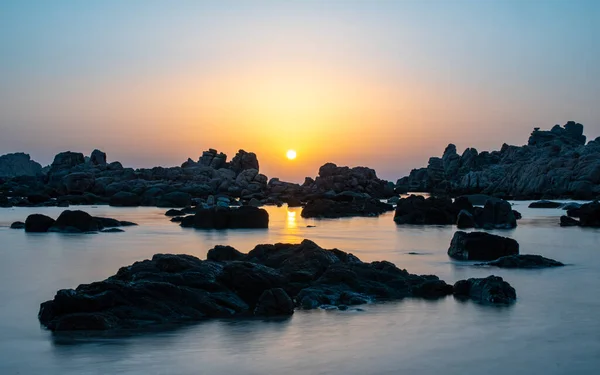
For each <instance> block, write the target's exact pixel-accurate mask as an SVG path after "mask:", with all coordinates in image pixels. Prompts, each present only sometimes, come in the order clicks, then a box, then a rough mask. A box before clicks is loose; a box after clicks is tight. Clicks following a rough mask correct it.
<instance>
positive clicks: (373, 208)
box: [301, 192, 394, 218]
mask: <svg viewBox="0 0 600 375" xmlns="http://www.w3.org/2000/svg"><path fill="white" fill-rule="evenodd" d="M393 209H394V206H393V205H391V204H388V203H383V202H381V201H380V200H379V199H374V198H370V197H368V196H364V195H362V194H360V193H351V192H344V193H340V194H336V195H335V196H333V197H331V198H330V199H326V198H323V199H315V200H311V201H308V202H307V203H306V205H305V206H304V207H303V208H302V213H301V215H302V217H306V218H312V217H316V218H339V217H350V216H378V215H380V214H382V213H385V212H388V211H392V210H393Z"/></svg>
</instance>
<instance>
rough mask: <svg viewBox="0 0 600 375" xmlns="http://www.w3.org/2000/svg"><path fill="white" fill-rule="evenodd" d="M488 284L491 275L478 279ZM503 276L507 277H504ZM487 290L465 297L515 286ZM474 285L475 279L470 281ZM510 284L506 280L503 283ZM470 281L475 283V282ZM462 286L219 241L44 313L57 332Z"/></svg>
mask: <svg viewBox="0 0 600 375" xmlns="http://www.w3.org/2000/svg"><path fill="white" fill-rule="evenodd" d="M477 280H478V281H477V285H482V286H486V285H487V284H488V282H487V281H485V280H486V279H477ZM500 280H501V279H500ZM493 282H494V285H496V284H498V283H500V284H501V285H503V288H499V289H498V288H488V289H486V291H487V294H481V293H479V294H475V293H471V294H472V295H473V296H472V297H469V296H470V295H471V294H469V293H468V291H467V292H465V285H464V283H462V284H459V286H460V287H461V289H460V293H461V296H464V295H465V294H468V295H467V297H469V298H472V299H475V300H477V301H480V302H490V303H496V301H501V302H499V303H505V301H506V300H507V299H506V298H504V297H503V296H496V295H495V293H496V292H499V293H500V292H503V291H505V290H507V289H508V288H510V285H508V283H505V282H503V281H502V282H500V281H498V280H497V279H493ZM470 283H471V284H472V282H470ZM502 283H504V284H506V285H504V284H502ZM471 284H469V285H471ZM454 292H455V287H453V286H452V285H448V284H446V283H445V282H444V281H442V280H439V278H438V277H437V276H433V275H424V276H419V275H412V274H410V273H408V272H407V271H406V270H402V269H399V268H398V267H396V266H395V265H393V264H392V263H390V262H386V261H380V262H372V263H364V262H362V261H360V260H359V259H358V258H357V257H355V256H354V255H352V254H349V253H345V252H343V251H341V250H337V249H332V250H325V249H322V248H321V247H319V246H318V245H316V244H315V243H314V242H311V241H309V240H304V241H302V243H301V244H281V243H279V244H275V245H258V246H256V247H255V248H254V249H253V250H252V251H250V252H249V253H248V254H243V253H241V252H239V251H237V250H236V249H234V248H232V247H230V246H217V247H215V248H214V249H211V250H210V251H209V252H208V254H207V260H205V261H202V260H200V259H198V258H195V257H193V256H190V255H172V254H156V255H154V256H153V257H152V260H144V261H141V262H136V263H134V264H132V265H130V266H128V267H123V268H121V269H120V270H119V271H118V272H117V274H116V275H114V276H111V277H109V278H108V279H106V280H104V281H100V282H94V283H91V284H82V285H80V286H79V287H77V289H63V290H59V291H58V292H57V293H56V296H55V297H54V299H53V300H51V301H47V302H44V303H42V304H41V306H40V311H39V314H38V318H39V320H40V322H41V323H42V324H43V325H44V326H46V327H47V328H49V329H50V330H52V331H69V330H109V329H124V328H140V327H144V326H147V325H151V324H164V323H173V322H185V321H194V320H200V319H204V318H217V317H244V316H273V315H290V314H293V311H294V308H304V309H313V308H317V307H319V306H323V305H328V306H337V307H339V308H340V309H344V308H346V307H347V306H348V305H359V304H364V303H368V302H374V301H378V300H393V299H401V298H404V297H416V298H438V297H444V296H446V295H450V294H453V293H454Z"/></svg>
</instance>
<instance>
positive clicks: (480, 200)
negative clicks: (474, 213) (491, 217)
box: [463, 194, 492, 206]
mask: <svg viewBox="0 0 600 375" xmlns="http://www.w3.org/2000/svg"><path fill="white" fill-rule="evenodd" d="M463 197H464V198H467V199H468V200H469V202H471V204H472V205H473V206H484V205H485V203H486V202H487V201H488V199H490V198H492V197H490V196H489V195H485V194H470V195H463Z"/></svg>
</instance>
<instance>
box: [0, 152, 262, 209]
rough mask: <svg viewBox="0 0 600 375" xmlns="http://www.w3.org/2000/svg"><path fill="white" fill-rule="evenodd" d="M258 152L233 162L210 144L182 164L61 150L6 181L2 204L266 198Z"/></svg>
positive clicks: (171, 203)
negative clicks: (126, 163) (138, 163)
mask: <svg viewBox="0 0 600 375" xmlns="http://www.w3.org/2000/svg"><path fill="white" fill-rule="evenodd" d="M258 168H259V165H258V160H257V158H256V155H255V154H254V153H251V152H246V151H244V150H240V151H239V152H238V153H237V154H236V155H235V157H234V158H233V159H232V160H231V162H227V156H226V155H225V154H223V153H217V152H216V150H209V151H206V152H204V153H203V155H202V156H201V157H200V159H199V160H198V162H193V161H188V162H186V163H184V164H183V166H181V167H171V168H163V167H155V168H151V169H135V170H134V169H133V168H124V167H123V166H122V165H121V163H119V162H112V163H108V162H107V158H106V154H105V153H104V152H102V151H99V150H94V151H93V152H92V154H91V155H90V157H84V155H83V154H82V153H78V152H70V151H67V152H62V153H60V154H58V155H56V156H55V158H54V161H53V162H52V164H51V165H50V166H49V167H48V168H47V170H46V171H44V173H35V174H22V173H21V174H19V175H18V176H16V177H13V178H10V179H7V180H2V181H0V206H31V205H46V206H52V205H54V206H56V205H58V206H68V205H69V204H103V203H104V204H110V205H113V206H140V205H143V206H160V207H185V206H188V205H190V204H191V203H192V199H193V198H196V197H204V198H206V197H207V196H209V195H211V194H225V195H228V196H230V197H238V198H239V197H243V198H245V199H251V198H252V197H260V198H263V197H265V196H266V192H267V181H268V179H267V176H265V175H263V174H260V173H259V169H258Z"/></svg>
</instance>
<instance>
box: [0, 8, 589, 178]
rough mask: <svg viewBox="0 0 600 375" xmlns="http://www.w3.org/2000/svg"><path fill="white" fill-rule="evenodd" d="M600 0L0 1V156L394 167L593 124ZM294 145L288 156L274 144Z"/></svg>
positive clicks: (294, 169) (305, 168)
mask: <svg viewBox="0 0 600 375" xmlns="http://www.w3.org/2000/svg"><path fill="white" fill-rule="evenodd" d="M599 103H600V1H593V0H592V1H542V0H537V1H536V0H517V1H510V0H506V1H500V0H498V1H491V0H490V1H476V0H473V1H452V0H446V1H444V0H440V1H385V2H383V1H382V2H377V1H286V2H283V1H280V2H276V1H269V2H266V1H265V2H262V1H239V2H233V1H214V2H208V1H172V2H167V1H147V0H139V1H133V0H129V1H121V0H119V1H111V0H102V1H27V0H19V1H9V0H3V1H2V2H1V3H0V154H4V153H8V152H16V151H25V152H27V153H29V154H31V155H32V157H33V158H34V159H35V160H37V161H39V162H40V163H42V164H48V163H50V162H51V161H52V157H53V155H54V154H56V153H58V152H60V151H66V150H72V151H81V152H84V153H85V154H87V155H89V153H90V152H91V151H92V150H93V149H94V148H99V149H101V150H103V151H105V152H106V153H107V154H108V158H109V161H114V160H119V161H121V162H122V163H123V164H124V165H126V166H133V167H151V166H155V165H163V166H173V165H180V164H181V163H182V162H183V161H185V160H186V159H187V158H188V157H191V158H192V159H194V160H197V159H198V156H199V155H200V154H201V152H202V151H203V150H206V149H208V148H216V149H218V150H219V151H223V152H225V153H226V154H228V156H229V158H231V157H233V155H234V154H235V152H236V151H237V150H238V149H240V148H243V149H245V150H246V151H253V152H255V153H256V154H257V155H258V157H259V161H260V164H261V171H262V172H263V173H265V174H267V175H268V176H269V177H275V176H277V177H280V178H282V179H285V180H291V181H298V182H299V181H302V180H303V178H304V176H315V175H316V173H317V171H318V168H319V166H320V165H322V164H324V163H325V162H328V161H331V162H335V163H337V164H338V165H351V166H355V165H365V166H369V167H372V168H375V169H376V170H377V171H378V174H379V175H380V177H383V178H387V179H393V180H395V179H396V178H399V177H402V176H403V175H405V174H407V173H408V172H409V171H410V169H411V168H415V167H420V166H424V165H426V163H427V159H428V158H429V157H430V156H433V155H439V154H441V153H442V151H443V149H444V147H445V146H446V145H447V144H448V143H450V142H452V143H455V144H456V145H457V147H458V150H459V152H462V151H463V150H464V148H465V147H471V146H473V147H476V148H477V149H479V150H486V149H499V148H500V146H501V145H502V143H503V142H506V143H509V144H519V145H520V144H524V143H526V141H527V137H528V136H529V133H530V132H531V130H532V128H533V127H542V128H550V127H551V126H552V125H554V124H556V123H560V124H564V123H566V122H567V121H568V120H575V121H578V122H581V123H583V124H584V125H585V134H586V135H587V136H588V138H589V139H590V138H595V137H597V136H600V104H599ZM288 149H294V150H296V151H297V153H298V157H297V158H296V160H294V161H290V160H288V159H287V158H286V157H285V154H286V151H287V150H288Z"/></svg>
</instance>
